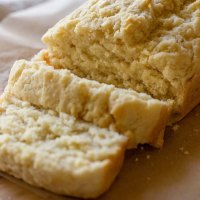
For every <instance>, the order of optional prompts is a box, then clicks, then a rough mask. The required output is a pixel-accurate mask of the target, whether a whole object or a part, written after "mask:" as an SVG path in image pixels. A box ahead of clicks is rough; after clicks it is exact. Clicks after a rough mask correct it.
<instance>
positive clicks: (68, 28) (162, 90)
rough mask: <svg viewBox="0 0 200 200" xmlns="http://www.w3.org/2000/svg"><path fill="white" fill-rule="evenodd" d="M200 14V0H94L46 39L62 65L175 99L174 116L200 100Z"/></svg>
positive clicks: (54, 61) (54, 60) (83, 74)
mask: <svg viewBox="0 0 200 200" xmlns="http://www.w3.org/2000/svg"><path fill="white" fill-rule="evenodd" d="M199 16H200V2H199V0H159V1H149V0H126V1H121V0H90V1H86V3H85V4H84V5H83V6H82V7H80V8H79V9H77V10H76V11H74V12H73V13H72V14H70V15H69V16H67V17H65V18H64V19H62V20H61V21H60V22H58V23H57V24H56V25H55V26H54V27H53V28H52V29H50V30H49V31H48V32H47V33H46V34H45V35H44V37H43V42H44V43H45V44H46V45H47V46H48V50H47V52H46V55H48V62H49V63H50V64H51V65H53V66H55V67H57V68H69V69H71V70H72V72H73V73H75V74H77V75H79V76H81V77H87V78H89V79H94V80H97V81H99V82H104V83H108V84H114V85H115V86H117V87H123V88H132V89H134V90H137V91H138V92H145V93H148V94H150V95H152V96H153V97H154V98H158V99H165V100H166V99H172V100H175V104H174V108H173V116H172V119H171V121H172V122H174V121H177V120H180V119H181V118H182V117H184V116H185V115H186V114H187V113H188V112H189V111H190V110H191V109H192V108H193V107H194V106H195V105H196V104H198V103H199V102H200V86H199V79H200V18H199ZM46 58H47V57H46Z"/></svg>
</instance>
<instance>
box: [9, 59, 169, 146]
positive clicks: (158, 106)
mask: <svg viewBox="0 0 200 200" xmlns="http://www.w3.org/2000/svg"><path fill="white" fill-rule="evenodd" d="M7 92H9V93H10V94H12V95H14V96H15V97H17V98H19V99H21V100H24V101H28V102H30V103H32V104H34V105H36V106H39V107H43V108H49V109H52V110H56V111H58V112H65V113H68V114H70V115H73V116H74V117H76V118H79V119H82V120H85V121H87V122H92V123H94V124H95V125H98V126H100V127H103V128H112V129H114V130H115V131H117V132H120V133H123V134H125V135H127V136H128V137H129V147H130V148H132V147H137V145H138V144H144V143H150V144H152V145H153V146H156V147H161V146H162V144H163V133H164V130H165V126H166V123H167V120H168V117H169V115H170V103H167V102H164V101H159V100H155V99H152V98H151V97H150V96H148V95H145V94H142V93H141V94H139V93H137V92H135V91H132V90H126V89H119V88H116V87H114V86H113V85H106V84H103V83H99V82H96V81H92V80H87V79H84V78H79V77H77V76H76V75H74V74H72V73H71V72H70V71H68V70H66V69H61V70H58V69H57V70H55V69H54V68H53V67H51V66H48V65H47V64H45V62H28V61H25V60H21V61H17V62H16V63H15V64H14V66H13V68H12V70H11V73H10V77H9V81H8V87H7Z"/></svg>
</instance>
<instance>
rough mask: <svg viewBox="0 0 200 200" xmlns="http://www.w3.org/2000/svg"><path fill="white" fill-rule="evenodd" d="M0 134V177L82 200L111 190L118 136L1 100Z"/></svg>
mask: <svg viewBox="0 0 200 200" xmlns="http://www.w3.org/2000/svg"><path fill="white" fill-rule="evenodd" d="M6 98H7V99H6ZM0 133H1V134H0V170H1V171H3V172H6V173H8V174H11V175H13V176H15V177H17V178H20V179H23V180H24V181H25V182H27V183H29V184H31V185H35V186H38V187H41V188H45V189H47V190H50V191H52V192H55V193H58V194H64V195H71V196H75V197H82V198H94V197H97V196H99V195H100V194H102V193H103V192H105V191H106V190H107V189H108V188H109V187H110V185H111V183H112V182H113V180H114V179H115V177H116V175H117V174H118V172H119V170H120V167H121V165H122V162H123V157H124V150H125V148H126V143H127V138H126V137H125V136H123V135H119V134H118V133H116V132H113V131H108V130H107V129H101V128H98V127H96V126H94V125H92V124H89V123H85V122H82V121H80V120H76V119H75V118H74V117H71V116H69V115H67V114H65V113H57V112H54V111H52V110H44V109H41V108H36V107H33V106H31V105H30V103H28V102H24V101H21V100H18V99H16V98H13V97H8V96H6V97H2V98H1V100H0Z"/></svg>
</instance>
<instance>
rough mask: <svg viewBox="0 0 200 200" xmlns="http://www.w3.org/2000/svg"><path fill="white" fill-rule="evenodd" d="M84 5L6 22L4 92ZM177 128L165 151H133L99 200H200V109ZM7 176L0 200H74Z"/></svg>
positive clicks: (56, 6) (74, 2) (1, 51)
mask: <svg viewBox="0 0 200 200" xmlns="http://www.w3.org/2000/svg"><path fill="white" fill-rule="evenodd" d="M83 2H84V0H59V1H58V0H57V1H56V0H54V1H53V0H52V1H48V2H45V3H43V4H40V5H37V6H35V7H32V8H29V9H26V10H23V11H20V12H16V13H12V14H11V15H9V16H8V17H7V18H5V19H4V20H3V21H2V22H1V25H0V88H1V91H2V90H3V88H4V86H5V84H6V80H7V77H8V73H9V70H10V67H11V66H12V64H13V62H14V61H15V60H17V59H22V58H25V59H29V58H31V57H32V56H33V55H34V54H35V53H36V52H37V51H39V49H41V48H42V47H43V45H42V44H41V42H40V38H41V35H42V34H43V33H44V32H45V31H46V30H47V28H49V27H51V26H52V25H53V24H54V23H55V22H57V21H58V20H59V19H60V18H62V17H63V16H65V15H67V14H68V13H69V12H71V11H72V10H73V9H74V8H76V7H77V6H78V5H80V4H81V3H83ZM173 129H174V130H173ZM173 129H172V128H168V129H167V130H166V134H165V145H164V147H163V149H161V150H157V149H153V148H150V147H148V146H145V147H140V148H139V149H138V150H132V151H128V152H127V153H126V158H125V163H124V166H123V168H122V171H121V173H120V174H119V176H118V178H117V179H116V181H115V182H114V184H113V185H112V187H111V188H110V190H109V191H108V192H107V193H106V194H104V195H103V196H101V197H100V198H99V200H198V199H200V106H199V107H197V108H196V109H195V110H194V111H193V112H191V113H190V114H189V115H188V116H187V117H186V118H185V119H183V120H182V121H181V122H180V123H179V124H178V125H176V126H174V128H173ZM1 175H2V176H4V177H5V178H0V200H8V199H9V200H26V199H27V200H38V199H41V200H43V199H52V200H57V199H72V198H68V197H61V196H57V195H53V194H51V193H49V192H46V191H44V190H40V189H37V188H34V187H31V186H29V185H28V184H25V183H23V182H22V181H19V180H17V179H14V178H12V177H10V176H7V175H5V174H3V173H2V174H1ZM44 178H45V177H44ZM55 187H56V186H55Z"/></svg>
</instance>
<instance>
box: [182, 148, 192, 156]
mask: <svg viewBox="0 0 200 200" xmlns="http://www.w3.org/2000/svg"><path fill="white" fill-rule="evenodd" d="M179 150H180V151H181V152H182V153H183V154H185V155H189V154H190V153H189V151H187V150H184V148H183V147H180V148H179Z"/></svg>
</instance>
